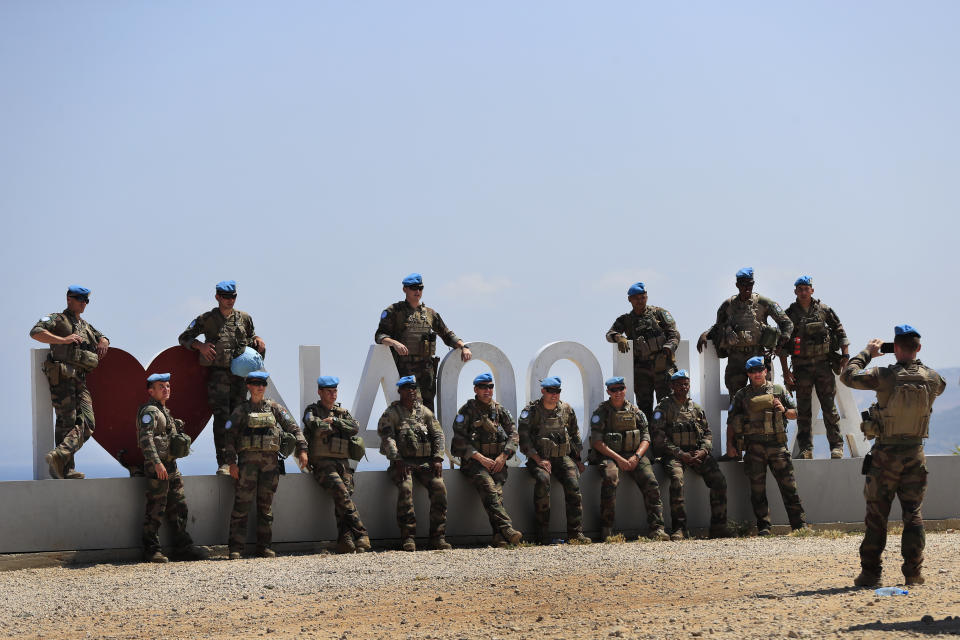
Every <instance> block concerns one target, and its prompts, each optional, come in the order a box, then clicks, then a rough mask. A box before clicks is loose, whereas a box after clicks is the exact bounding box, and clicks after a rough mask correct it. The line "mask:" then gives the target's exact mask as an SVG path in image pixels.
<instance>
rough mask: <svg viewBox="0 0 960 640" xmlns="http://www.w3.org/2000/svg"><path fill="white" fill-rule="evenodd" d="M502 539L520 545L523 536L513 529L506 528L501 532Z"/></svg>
mask: <svg viewBox="0 0 960 640" xmlns="http://www.w3.org/2000/svg"><path fill="white" fill-rule="evenodd" d="M500 535H501V537H502V538H503V539H504V540H505V541H507V542H509V543H510V544H520V541H521V540H523V534H522V533H520V532H519V531H517V530H516V529H514V528H513V527H504V528H503V529H501V530H500Z"/></svg>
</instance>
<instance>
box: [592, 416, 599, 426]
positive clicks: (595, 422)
mask: <svg viewBox="0 0 960 640" xmlns="http://www.w3.org/2000/svg"><path fill="white" fill-rule="evenodd" d="M590 422H592V423H593V424H600V416H598V415H594V416H593V418H591V419H590Z"/></svg>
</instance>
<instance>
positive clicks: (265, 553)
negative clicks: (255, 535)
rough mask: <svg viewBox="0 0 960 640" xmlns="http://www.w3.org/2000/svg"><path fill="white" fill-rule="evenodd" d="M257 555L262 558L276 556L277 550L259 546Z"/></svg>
mask: <svg viewBox="0 0 960 640" xmlns="http://www.w3.org/2000/svg"><path fill="white" fill-rule="evenodd" d="M257 555H258V556H260V557H261V558H276V557H277V552H276V551H274V550H273V549H271V548H270V547H257Z"/></svg>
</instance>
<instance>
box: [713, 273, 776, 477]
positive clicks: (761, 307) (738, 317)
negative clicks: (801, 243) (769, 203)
mask: <svg viewBox="0 0 960 640" xmlns="http://www.w3.org/2000/svg"><path fill="white" fill-rule="evenodd" d="M753 282H754V281H753V268H752V267H745V268H743V269H740V270H739V271H737V290H738V291H739V292H740V293H738V294H737V295H735V296H732V297H730V298H728V299H727V300H724V302H723V304H721V305H720V308H719V309H718V310H717V322H716V323H715V324H714V325H713V326H712V327H710V329H709V330H707V331H705V332H703V333H702V334H701V335H700V339H699V340H697V352H703V347H704V346H705V345H706V344H707V340H708V339H709V340H712V341H713V344H714V346H715V347H716V349H717V355H718V356H720V357H721V358H726V359H727V368H726V370H725V371H724V376H723V377H724V382H725V383H726V387H727V394H728V395H729V396H730V399H731V400H732V399H733V396H734V394H736V393H737V391H738V390H739V389H741V388H743V387H744V386H746V384H747V374H746V373H745V371H746V369H745V364H746V362H747V360H749V359H750V358H753V357H754V356H765V358H764V366H766V367H767V369H768V372H769V366H768V364H769V363H768V357H769V356H768V355H767V354H766V352H767V351H774V352H777V351H778V350H779V349H780V347H781V346H783V344H784V343H785V342H786V340H788V339H789V336H790V334H791V333H792V332H793V322H791V321H790V318H788V317H787V314H785V313H784V312H783V309H781V308H780V305H779V304H777V303H776V302H774V301H773V300H771V299H770V298H767V297H765V296H761V295H760V294H758V293H754V292H753ZM768 317H772V318H773V319H774V321H775V322H776V323H777V327H779V329H778V328H776V327H771V326H770V325H768V324H767V318H768ZM768 375H769V373H768ZM735 451H736V447H735V446H734V443H733V434H732V433H730V431H727V451H726V453H725V454H724V456H723V457H721V458H720V459H721V460H728V459H734V457H735Z"/></svg>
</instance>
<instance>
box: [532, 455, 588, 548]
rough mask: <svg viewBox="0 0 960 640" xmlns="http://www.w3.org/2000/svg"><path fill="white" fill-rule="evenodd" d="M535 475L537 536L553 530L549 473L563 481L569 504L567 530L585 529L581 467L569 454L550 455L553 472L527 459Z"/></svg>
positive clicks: (534, 508) (570, 531) (568, 532)
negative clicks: (556, 456)
mask: <svg viewBox="0 0 960 640" xmlns="http://www.w3.org/2000/svg"><path fill="white" fill-rule="evenodd" d="M527 470H528V471H529V472H530V475H532V476H533V482H534V484H533V513H534V515H535V516H536V520H537V536H538V537H540V538H541V540H542V539H543V538H544V537H546V535H547V534H548V532H549V531H550V476H551V475H552V476H553V477H554V478H556V479H557V480H559V481H560V484H561V485H563V493H564V496H565V497H566V506H567V534H568V535H570V536H574V535H576V534H578V533H583V498H582V497H581V495H580V471H579V470H578V469H577V464H576V463H575V462H574V461H573V459H572V458H570V456H562V457H560V458H550V473H549V474H548V473H547V472H546V471H544V470H543V469H542V468H541V467H538V466H537V465H536V463H535V462H534V461H533V460H529V459H528V460H527Z"/></svg>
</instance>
